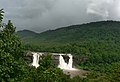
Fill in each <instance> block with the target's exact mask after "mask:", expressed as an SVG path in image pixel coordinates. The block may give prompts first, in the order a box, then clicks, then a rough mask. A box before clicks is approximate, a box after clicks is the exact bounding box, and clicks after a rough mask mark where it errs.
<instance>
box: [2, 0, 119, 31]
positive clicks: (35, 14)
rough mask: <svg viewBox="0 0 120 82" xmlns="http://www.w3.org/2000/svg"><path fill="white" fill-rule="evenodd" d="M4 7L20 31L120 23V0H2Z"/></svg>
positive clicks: (8, 17)
mask: <svg viewBox="0 0 120 82" xmlns="http://www.w3.org/2000/svg"><path fill="white" fill-rule="evenodd" d="M0 8H4V10H5V18H6V20H8V19H11V20H12V21H13V22H14V24H15V26H17V27H18V29H30V30H34V31H39V32H41V31H45V30H48V29H54V28H58V27H61V26H68V25H72V24H80V23H85V22H91V21H97V20H104V19H113V20H120V19H119V17H120V0H22V1H21V0H0Z"/></svg>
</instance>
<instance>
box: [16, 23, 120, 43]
mask: <svg viewBox="0 0 120 82" xmlns="http://www.w3.org/2000/svg"><path fill="white" fill-rule="evenodd" d="M18 33H19V35H20V36H21V38H22V40H23V41H25V43H26V42H27V43H30V44H37V45H38V44H39V45H40V44H49V43H58V44H61V43H62V44H66V43H72V42H85V41H97V40H101V41H110V42H111V41H112V42H113V41H114V42H119V41H120V22H116V21H100V22H92V23H87V24H82V25H72V26H68V27H62V28H58V29H55V30H48V31H45V32H42V33H35V32H32V31H28V30H23V31H19V32H18Z"/></svg>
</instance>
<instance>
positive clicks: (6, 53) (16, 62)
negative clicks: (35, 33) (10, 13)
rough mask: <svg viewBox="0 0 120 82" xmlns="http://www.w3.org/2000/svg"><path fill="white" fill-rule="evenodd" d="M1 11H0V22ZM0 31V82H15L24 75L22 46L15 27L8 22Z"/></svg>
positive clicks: (0, 17)
mask: <svg viewBox="0 0 120 82" xmlns="http://www.w3.org/2000/svg"><path fill="white" fill-rule="evenodd" d="M2 13H3V10H0V20H1V22H2V19H3V18H2V16H3V14H2ZM1 28H3V29H2V30H1V31H0V81H1V82H8V81H17V80H18V79H19V78H21V76H22V74H24V63H23V60H22V57H23V56H22V54H23V50H22V46H21V42H20V40H19V38H18V37H17V36H16V34H15V27H14V26H13V24H12V23H11V21H10V20H9V21H8V24H6V25H5V26H4V27H1Z"/></svg>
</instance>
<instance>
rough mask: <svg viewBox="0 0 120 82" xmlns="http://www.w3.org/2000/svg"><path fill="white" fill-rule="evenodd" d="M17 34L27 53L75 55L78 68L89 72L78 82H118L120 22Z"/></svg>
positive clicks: (105, 22) (104, 22) (103, 22)
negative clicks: (29, 51) (40, 52)
mask: <svg viewBox="0 0 120 82" xmlns="http://www.w3.org/2000/svg"><path fill="white" fill-rule="evenodd" d="M18 33H19V35H20V37H21V39H22V41H23V43H24V46H25V49H26V50H32V51H42V52H60V53H72V54H73V55H74V56H76V57H77V58H78V59H76V60H75V61H77V62H78V63H77V66H78V68H81V69H85V70H88V71H90V73H89V74H88V75H87V78H86V79H85V81H80V82H120V78H119V76H120V68H119V66H120V22H117V21H100V22H92V23H87V24H82V25H72V26H68V27H62V28H58V29H55V30H48V31H46V32H42V33H34V32H31V31H28V30H24V31H19V32H18ZM23 35H25V36H23ZM75 80H80V79H79V78H75ZM76 82H79V81H76Z"/></svg>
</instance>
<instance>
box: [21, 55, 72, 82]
mask: <svg viewBox="0 0 120 82" xmlns="http://www.w3.org/2000/svg"><path fill="white" fill-rule="evenodd" d="M39 64H40V66H39V67H38V68H37V69H36V68H34V67H30V68H29V71H28V74H27V75H26V78H24V79H23V80H22V82H28V81H29V82H69V80H70V78H69V76H67V75H65V74H63V72H62V70H60V69H59V68H57V67H55V65H53V63H52V60H51V55H47V56H43V57H42V59H41V60H40V62H39Z"/></svg>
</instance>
